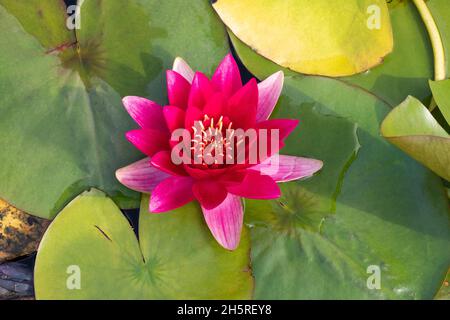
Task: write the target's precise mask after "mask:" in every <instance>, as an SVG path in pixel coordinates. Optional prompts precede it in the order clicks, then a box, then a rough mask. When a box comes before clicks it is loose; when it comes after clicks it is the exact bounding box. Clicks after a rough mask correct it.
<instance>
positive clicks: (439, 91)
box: [430, 80, 450, 124]
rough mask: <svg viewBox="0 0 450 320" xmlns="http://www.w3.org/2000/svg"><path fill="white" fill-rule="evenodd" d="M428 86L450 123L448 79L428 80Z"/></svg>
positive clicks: (449, 88)
mask: <svg viewBox="0 0 450 320" xmlns="http://www.w3.org/2000/svg"><path fill="white" fill-rule="evenodd" d="M430 87H431V91H433V97H434V100H435V101H436V103H437V105H438V106H439V110H441V112H442V115H443V116H444V118H445V120H446V121H447V123H448V124H450V80H443V81H430Z"/></svg>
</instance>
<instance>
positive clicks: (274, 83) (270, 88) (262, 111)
mask: <svg viewBox="0 0 450 320" xmlns="http://www.w3.org/2000/svg"><path fill="white" fill-rule="evenodd" d="M283 85H284V72H283V71H281V70H280V71H278V72H275V73H274V74H272V75H271V76H269V77H268V78H267V79H265V80H264V81H262V82H260V83H259V84H258V96H259V98H258V113H257V121H264V120H267V119H269V117H270V115H271V114H272V112H273V109H274V108H275V106H276V104H277V102H278V99H279V98H280V95H281V91H282V90H283Z"/></svg>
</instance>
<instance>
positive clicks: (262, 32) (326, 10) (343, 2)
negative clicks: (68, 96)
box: [213, 0, 393, 76]
mask: <svg viewBox="0 0 450 320" xmlns="http://www.w3.org/2000/svg"><path fill="white" fill-rule="evenodd" d="M213 6H214V8H215V10H216V11H217V13H218V14H219V16H220V17H221V18H222V21H223V22H224V23H225V24H226V25H227V26H228V27H229V28H230V29H231V30H232V31H233V33H234V34H235V35H237V36H238V37H239V39H241V40H242V41H244V42H245V43H246V44H248V45H249V46H251V47H252V48H254V49H255V50H256V51H257V52H259V53H260V54H261V55H263V56H265V57H267V58H268V59H270V60H272V61H274V62H276V63H278V64H280V65H282V66H284V67H287V68H289V69H292V70H294V71H298V72H301V73H306V74H320V75H327V76H343V75H351V74H355V73H359V72H362V71H365V70H367V69H369V68H372V67H373V66H376V65H378V64H379V63H381V62H382V59H383V57H384V56H386V55H387V54H388V53H390V52H391V51H392V48H393V39H392V30H391V23H390V19H389V12H388V8H387V6H386V2H385V0H338V1H327V0H315V1H309V0H285V1H273V0H264V1H261V0H260V1H258V2H257V3H255V2H254V1H251V0H217V1H214V4H213Z"/></svg>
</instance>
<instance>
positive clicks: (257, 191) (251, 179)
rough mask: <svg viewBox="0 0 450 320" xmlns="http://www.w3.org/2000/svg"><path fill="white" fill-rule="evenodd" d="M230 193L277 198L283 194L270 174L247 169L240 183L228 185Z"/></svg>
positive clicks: (246, 196)
mask: <svg viewBox="0 0 450 320" xmlns="http://www.w3.org/2000/svg"><path fill="white" fill-rule="evenodd" d="M227 189H228V191H229V192H230V193H232V194H235V195H237V196H241V197H244V198H249V199H277V198H279V197H280V195H281V191H280V188H279V187H278V185H277V184H276V182H275V181H274V180H273V179H272V178H271V177H269V176H266V175H262V174H260V173H259V172H257V171H253V170H247V174H246V176H245V178H244V180H242V182H241V183H240V184H236V185H231V186H227Z"/></svg>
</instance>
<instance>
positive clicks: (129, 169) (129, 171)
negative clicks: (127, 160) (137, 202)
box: [116, 158, 169, 193]
mask: <svg viewBox="0 0 450 320" xmlns="http://www.w3.org/2000/svg"><path fill="white" fill-rule="evenodd" d="M168 177H169V175H168V174H166V173H164V172H162V171H160V170H158V169H157V168H155V167H154V166H152V165H151V164H150V158H145V159H142V160H139V161H137V162H135V163H132V164H130V165H129V166H126V167H123V168H120V169H119V170H117V171H116V178H117V180H119V181H120V183H122V184H123V185H124V186H126V187H127V188H129V189H131V190H135V191H139V192H144V193H150V192H152V190H153V189H154V188H155V187H156V186H157V185H158V184H159V183H160V182H161V181H163V180H164V179H167V178H168Z"/></svg>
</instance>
